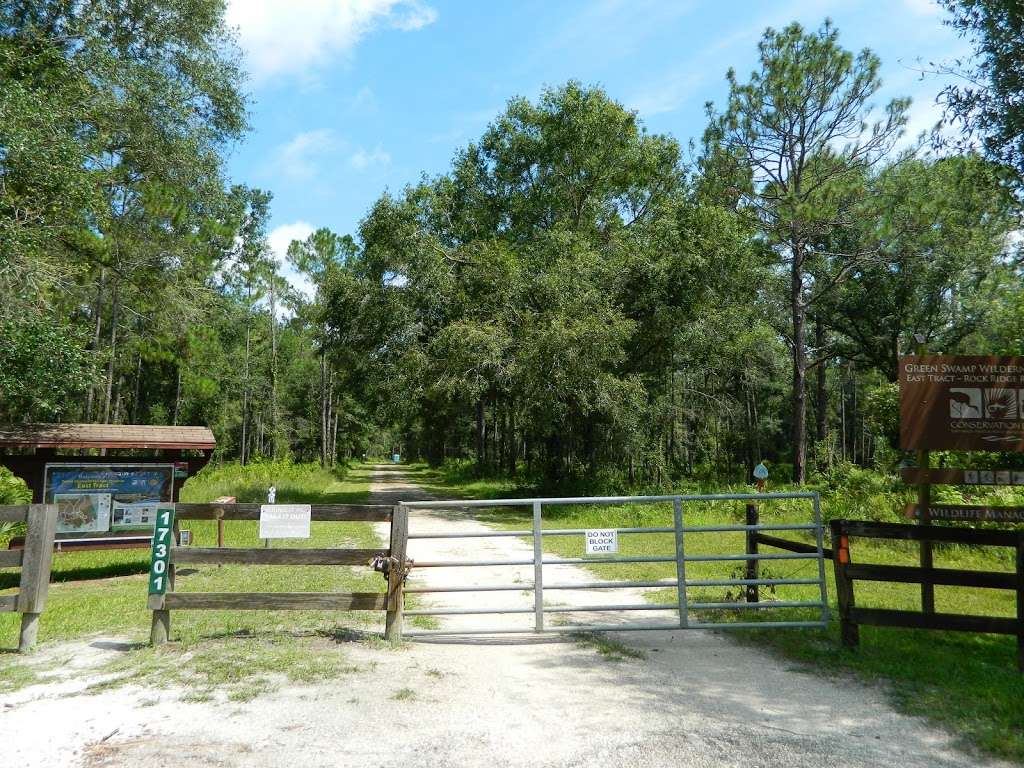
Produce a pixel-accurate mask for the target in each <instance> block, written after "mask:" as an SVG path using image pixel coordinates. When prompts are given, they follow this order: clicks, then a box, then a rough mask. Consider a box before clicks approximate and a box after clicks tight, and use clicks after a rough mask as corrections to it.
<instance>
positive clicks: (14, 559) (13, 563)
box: [0, 549, 22, 568]
mask: <svg viewBox="0 0 1024 768" xmlns="http://www.w3.org/2000/svg"><path fill="white" fill-rule="evenodd" d="M21 558H22V552H21V550H20V549H3V550H0V568H19V567H20V566H21Z"/></svg>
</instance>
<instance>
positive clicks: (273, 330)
mask: <svg viewBox="0 0 1024 768" xmlns="http://www.w3.org/2000/svg"><path fill="white" fill-rule="evenodd" d="M270 455H271V458H273V459H275V460H276V459H277V457H278V456H277V302H276V300H275V296H274V276H273V275H271V276H270Z"/></svg>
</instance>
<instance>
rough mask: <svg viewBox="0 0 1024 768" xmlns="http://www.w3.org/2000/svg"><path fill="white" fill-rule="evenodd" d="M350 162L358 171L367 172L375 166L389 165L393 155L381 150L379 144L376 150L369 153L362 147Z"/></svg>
mask: <svg viewBox="0 0 1024 768" xmlns="http://www.w3.org/2000/svg"><path fill="white" fill-rule="evenodd" d="M348 162H349V165H351V166H352V167H353V168H355V169H356V170H357V171H365V170H366V169H367V168H370V167H372V166H374V165H388V164H389V163H390V162H391V155H389V154H388V153H387V152H385V151H384V150H383V149H381V147H380V145H379V144H378V145H377V147H376V148H374V149H373V150H372V151H369V152H367V151H366V150H365V149H363V148H362V147H360V148H359V149H357V150H356V151H355V154H353V155H352V157H350V158H349V160H348Z"/></svg>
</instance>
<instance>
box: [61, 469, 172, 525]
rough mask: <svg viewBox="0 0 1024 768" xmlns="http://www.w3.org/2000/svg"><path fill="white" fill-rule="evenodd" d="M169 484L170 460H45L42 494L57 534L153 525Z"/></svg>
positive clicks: (168, 498)
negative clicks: (51, 510) (51, 508)
mask: <svg viewBox="0 0 1024 768" xmlns="http://www.w3.org/2000/svg"><path fill="white" fill-rule="evenodd" d="M173 487H174V465H173V464H70V463H68V464H47V465H46V480H45V486H44V496H43V497H44V500H45V501H46V502H47V503H52V504H56V505H57V510H58V512H57V533H62V534H75V533H103V532H106V531H110V530H114V531H125V530H153V525H154V523H155V522H156V516H157V514H158V513H159V505H160V503H161V502H170V501H171V499H172V498H173V497H172V493H173Z"/></svg>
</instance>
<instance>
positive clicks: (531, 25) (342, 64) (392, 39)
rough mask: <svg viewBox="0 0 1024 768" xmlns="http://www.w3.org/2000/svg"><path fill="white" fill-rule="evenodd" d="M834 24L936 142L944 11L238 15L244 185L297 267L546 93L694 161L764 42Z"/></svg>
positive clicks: (458, 10) (852, 6)
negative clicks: (579, 100) (613, 115)
mask: <svg viewBox="0 0 1024 768" xmlns="http://www.w3.org/2000/svg"><path fill="white" fill-rule="evenodd" d="M825 17H830V18H831V19H832V20H833V21H834V22H835V24H836V26H837V27H838V28H839V31H840V40H841V42H842V44H843V45H844V46H845V47H847V48H849V49H854V50H860V49H861V48H864V47H869V48H871V49H872V50H874V51H875V52H876V53H877V54H878V55H879V56H880V57H881V59H882V78H883V81H884V89H883V95H882V97H881V98H879V104H881V103H883V102H884V101H887V100H888V99H889V98H891V97H893V96H901V95H906V96H910V97H912V98H913V105H912V108H911V126H910V131H909V132H910V133H911V134H915V135H916V134H917V133H919V132H920V131H922V130H925V129H927V128H929V127H931V126H932V125H934V123H935V122H936V121H937V120H938V118H939V115H940V111H939V108H938V107H937V106H936V105H935V103H934V102H935V96H936V94H937V93H938V92H939V90H941V87H942V85H943V81H942V80H940V79H936V78H935V77H926V78H924V79H923V80H922V78H921V76H920V72H919V69H920V68H921V67H922V65H923V66H927V63H928V62H929V61H937V60H948V59H950V58H952V57H954V56H956V55H962V54H964V53H965V52H966V51H967V50H968V49H967V47H966V45H965V44H964V42H963V41H962V40H960V39H959V38H957V37H956V35H955V34H954V33H953V32H952V31H951V30H949V29H948V28H947V27H945V26H943V25H942V19H943V17H944V12H943V11H942V10H941V9H940V8H939V7H938V6H937V5H935V4H934V2H932V0H780V1H779V2H755V1H754V0H740V1H737V0H733V1H730V0H719V2H713V1H711V0H672V1H669V0H662V1H661V2H655V1H653V0H591V2H576V1H572V2H570V1H568V0H564V1H556V0H548V2H540V1H538V0H520V1H519V2H503V3H498V2H480V1H474V2H471V1H470V0H463V1H462V2H458V1H455V0H452V1H451V2H446V1H445V0H229V10H228V20H229V23H231V24H232V25H233V26H235V27H237V29H238V35H239V41H240V44H241V46H242V49H243V52H244V57H245V65H246V68H247V69H248V71H249V72H250V82H249V90H250V93H251V95H252V99H253V104H252V108H251V123H252V131H251V133H250V134H249V135H248V136H247V137H246V139H245V141H244V142H243V143H242V144H240V145H239V146H238V147H236V148H235V149H234V150H233V152H232V155H231V158H230V162H229V172H230V175H231V178H232V181H234V182H242V183H246V184H250V185H253V186H258V187H261V188H263V189H268V190H270V191H271V192H273V194H274V201H273V204H272V221H271V237H270V240H271V247H272V248H274V250H275V252H276V253H278V254H279V256H281V255H283V251H284V249H285V248H287V245H288V243H289V242H290V240H291V239H292V238H302V237H305V236H306V235H307V234H309V233H310V232H311V231H312V230H313V229H315V228H316V227H320V226H326V227H330V228H331V229H332V230H334V231H336V232H339V233H342V234H344V233H352V234H355V230H356V227H357V226H358V222H359V220H360V219H361V218H362V217H363V216H364V215H365V213H366V212H367V210H368V208H369V207H370V205H371V204H372V203H373V201H374V200H375V199H376V198H377V197H378V196H379V195H380V194H381V193H382V192H383V191H384V190H385V189H391V190H393V191H397V190H400V189H401V188H402V187H403V186H404V185H405V184H407V183H410V182H415V181H416V180H418V179H419V177H420V175H421V174H423V173H426V174H428V175H436V174H438V173H441V172H443V171H445V170H446V169H447V168H448V166H449V163H450V160H451V158H452V156H453V154H454V153H455V151H456V150H457V149H458V148H460V147H462V146H464V145H465V144H466V143H468V142H469V141H471V140H473V139H475V138H476V137H478V136H479V135H480V133H481V132H482V131H483V129H484V127H485V126H486V125H487V123H488V122H489V121H490V120H492V119H493V118H494V117H495V116H496V115H497V114H498V113H499V112H500V111H501V110H502V108H503V106H504V104H505V103H506V102H507V100H508V99H509V98H511V97H513V96H516V95H522V96H526V97H528V98H536V97H537V95H538V94H539V93H540V91H541V90H542V88H544V86H546V85H559V84H561V83H563V82H565V81H566V80H569V79H576V80H580V81H582V82H584V83H586V84H597V85H600V86H602V87H603V88H605V90H607V92H608V93H609V94H610V95H611V96H612V97H613V98H615V99H617V100H618V101H620V102H622V103H623V104H625V105H626V106H627V107H629V108H631V109H635V110H637V112H638V113H639V115H640V117H641V119H642V120H643V121H644V123H645V124H646V125H647V126H648V128H649V129H650V130H652V131H654V132H663V133H670V134H672V135H673V136H675V137H676V138H677V139H679V140H680V141H681V142H682V143H683V144H684V145H685V143H686V142H688V141H689V140H690V139H691V138H697V137H699V136H700V134H701V132H702V131H703V129H704V125H705V122H706V118H705V114H704V104H705V102H707V101H708V100H713V101H715V102H717V103H721V102H722V100H723V98H724V96H725V93H726V86H725V73H726V70H727V69H728V68H729V67H730V66H731V67H734V68H735V69H736V70H737V72H738V73H739V75H740V76H741V79H742V78H745V76H746V75H747V74H748V73H749V72H750V70H751V69H752V68H753V67H754V65H755V63H756V57H757V41H758V40H759V39H760V37H761V34H762V32H763V31H764V29H765V27H768V26H775V27H780V26H783V25H785V24H787V23H788V22H790V21H793V20H797V21H799V22H801V23H802V24H804V25H805V26H809V27H814V28H816V27H817V26H819V25H820V24H821V22H822V21H823V20H824V19H825Z"/></svg>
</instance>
